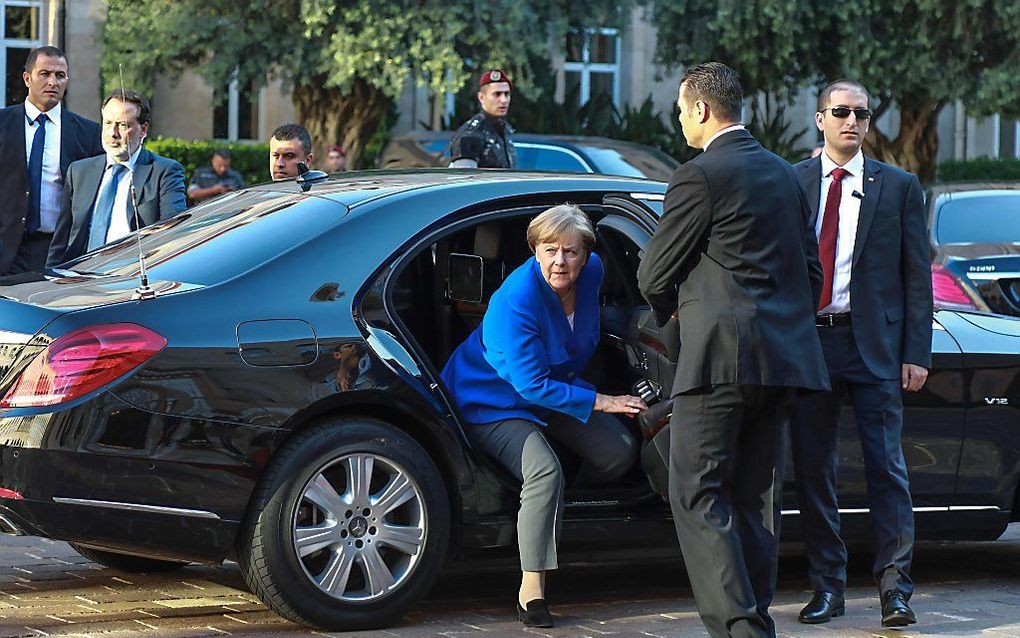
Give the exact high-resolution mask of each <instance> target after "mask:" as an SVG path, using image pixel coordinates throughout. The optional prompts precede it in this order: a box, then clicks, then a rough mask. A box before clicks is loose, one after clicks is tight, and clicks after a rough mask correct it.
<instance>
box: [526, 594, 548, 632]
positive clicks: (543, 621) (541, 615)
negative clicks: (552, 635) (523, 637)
mask: <svg viewBox="0 0 1020 638" xmlns="http://www.w3.org/2000/svg"><path fill="white" fill-rule="evenodd" d="M517 618H518V620H520V621H521V622H522V623H524V626H525V627H552V626H553V621H552V614H550V613H549V606H548V605H546V604H545V599H544V598H536V599H535V600H529V601H528V608H527V609H525V608H524V607H521V601H517Z"/></svg>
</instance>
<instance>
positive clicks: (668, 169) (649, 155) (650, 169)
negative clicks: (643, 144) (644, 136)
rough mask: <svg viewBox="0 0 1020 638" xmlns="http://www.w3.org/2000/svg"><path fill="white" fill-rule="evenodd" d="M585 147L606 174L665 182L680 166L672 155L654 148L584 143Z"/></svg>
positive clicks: (598, 169)
mask: <svg viewBox="0 0 1020 638" xmlns="http://www.w3.org/2000/svg"><path fill="white" fill-rule="evenodd" d="M583 149H584V153H585V154H586V155H587V156H588V157H589V158H591V160H592V161H593V162H595V167H596V170H597V171H598V172H599V173H604V174H606V175H621V176H623V177H646V178H648V179H657V180H659V181H663V182H665V181H669V178H670V177H671V176H672V175H673V171H675V170H676V168H677V166H679V164H678V163H677V162H676V161H675V160H674V159H673V158H672V157H670V156H668V155H666V154H665V153H662V152H661V151H659V150H657V149H653V148H638V147H633V146H624V145H620V146H619V147H609V146H597V145H584V146H583Z"/></svg>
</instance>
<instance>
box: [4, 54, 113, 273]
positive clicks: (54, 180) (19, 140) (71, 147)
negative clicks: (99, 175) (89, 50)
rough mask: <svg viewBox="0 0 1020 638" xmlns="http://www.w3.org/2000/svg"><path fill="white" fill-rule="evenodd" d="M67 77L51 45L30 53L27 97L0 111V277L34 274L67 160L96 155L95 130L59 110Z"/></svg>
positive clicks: (64, 61) (55, 209)
mask: <svg viewBox="0 0 1020 638" xmlns="http://www.w3.org/2000/svg"><path fill="white" fill-rule="evenodd" d="M69 79H70V75H69V73H68V67H67V58H65V57H64V53H63V52H62V51H61V50H60V49H58V48H57V47H51V46H45V47H39V48H37V49H32V51H30V52H29V54H28V59H27V60H26V62H25V72H24V80H25V86H26V87H27V88H28V97H27V98H26V99H25V103H24V104H16V105H14V106H9V107H7V108H5V109H2V110H0V157H3V158H4V159H5V161H6V162H8V164H7V165H6V169H5V170H4V171H0V200H2V201H3V202H4V205H3V207H2V208H0V275H8V274H16V273H21V272H25V271H29V270H38V269H40V268H42V267H43V265H44V264H45V263H46V255H47V251H49V247H50V241H51V239H52V237H53V231H54V229H55V227H56V223H57V217H58V216H59V214H60V202H61V197H62V192H63V187H64V174H65V173H66V172H67V167H68V165H70V164H71V162H74V161H76V160H79V159H82V158H85V157H93V156H95V155H100V154H102V152H103V147H102V145H101V144H100V128H99V124H98V123H97V122H93V121H92V120H87V119H85V118H84V117H81V116H80V115H76V114H74V113H72V112H70V111H68V110H67V109H65V108H63V105H62V104H61V100H63V99H64V92H65V91H66V90H67V84H68V81H69Z"/></svg>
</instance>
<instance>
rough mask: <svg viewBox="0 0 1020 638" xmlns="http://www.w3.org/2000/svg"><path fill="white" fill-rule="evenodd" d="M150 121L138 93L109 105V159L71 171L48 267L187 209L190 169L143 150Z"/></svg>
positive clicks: (117, 95) (118, 95) (117, 96)
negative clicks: (187, 173)
mask: <svg viewBox="0 0 1020 638" xmlns="http://www.w3.org/2000/svg"><path fill="white" fill-rule="evenodd" d="M149 120H150V109H149V101H148V100H147V99H146V98H145V96H144V95H142V94H141V93H138V92H137V91H126V90H121V91H116V92H114V93H112V94H110V95H109V96H107V97H106V99H105V100H103V122H102V124H103V149H104V150H105V151H106V155H102V156H99V157H92V158H89V159H84V160H79V161H77V162H74V163H73V164H71V165H70V167H68V170H67V178H66V180H65V183H64V196H63V205H62V206H61V210H60V217H59V218H58V219H57V227H56V230H55V231H54V233H53V242H52V243H51V244H50V252H49V257H48V258H47V260H46V265H47V266H55V265H57V264H61V263H64V262H66V261H70V260H72V259H74V258H76V257H78V256H80V255H83V254H85V253H86V252H89V251H91V250H94V249H96V248H98V247H99V246H102V245H103V244H107V243H109V242H112V241H115V240H117V239H120V238H121V237H124V236H125V235H128V234H130V233H132V232H133V231H135V230H137V229H138V228H139V227H141V226H147V225H149V224H152V223H155V222H157V221H159V220H161V219H167V218H169V217H173V216H174V215H176V214H177V213H180V212H181V211H183V210H184V209H185V207H186V206H187V201H186V200H185V198H184V169H183V168H182V167H181V165H180V164H179V163H177V162H175V161H174V160H172V159H168V158H165V157H160V156H159V155H156V154H155V153H152V152H150V151H148V150H146V149H145V147H144V146H142V143H143V141H144V140H145V136H146V134H147V133H148V131H149ZM132 186H133V187H134V188H132ZM136 206H137V210H136V208H135V207H136Z"/></svg>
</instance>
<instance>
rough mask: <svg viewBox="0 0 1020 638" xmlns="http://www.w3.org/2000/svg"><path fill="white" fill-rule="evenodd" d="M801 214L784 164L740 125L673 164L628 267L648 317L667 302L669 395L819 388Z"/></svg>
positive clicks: (822, 385)
mask: <svg viewBox="0 0 1020 638" xmlns="http://www.w3.org/2000/svg"><path fill="white" fill-rule="evenodd" d="M810 218H811V209H810V207H809V206H808V203H807V198H806V196H805V195H804V190H803V189H802V188H801V186H800V183H799V182H798V180H797V175H796V173H795V172H794V170H793V167H792V166H790V164H789V163H787V162H786V161H785V160H783V159H782V158H780V157H778V156H776V155H774V154H772V153H770V152H768V151H766V150H765V149H764V148H762V146H761V144H759V143H758V141H757V140H755V139H754V138H753V137H752V136H751V134H750V133H748V132H747V131H745V130H738V131H732V132H729V133H726V134H724V135H722V136H720V137H718V138H716V140H715V141H713V142H712V144H711V145H710V146H709V147H708V150H706V151H705V152H704V153H702V154H701V155H699V156H697V157H695V158H694V159H692V160H690V161H689V162H687V163H685V164H683V165H681V166H680V167H679V168H678V169H677V170H676V172H675V173H674V174H673V177H672V179H671V180H670V183H669V188H668V190H667V191H666V198H665V203H664V211H663V215H662V218H661V219H660V221H659V228H658V230H657V231H656V233H655V237H653V238H652V241H651V242H650V243H649V245H648V247H647V248H646V250H645V255H644V257H643V259H642V260H641V266H640V268H639V269H638V282H639V285H640V287H641V293H642V294H643V295H644V296H645V298H646V299H647V300H648V302H649V303H650V304H651V306H652V309H653V311H654V312H655V315H656V319H657V321H658V323H659V325H663V324H665V323H666V322H667V321H668V320H669V318H670V316H671V315H672V314H673V312H674V310H677V309H679V312H678V317H679V321H680V362H679V365H678V367H677V373H676V378H675V380H674V383H673V395H674V396H675V395H677V394H679V393H682V392H685V391H687V390H691V389H693V388H700V387H706V386H709V385H717V384H733V383H736V384H741V385H770V386H787V387H796V388H805V389H810V390H827V389H828V388H829V382H828V374H827V372H826V368H825V360H824V359H823V357H822V350H821V346H820V345H819V342H818V333H817V331H816V329H815V322H814V314H815V307H816V305H817V301H818V297H819V295H820V294H821V282H822V274H821V273H822V271H821V266H819V264H818V245H817V242H816V240H815V235H814V232H812V231H811V228H810V221H811V220H810ZM678 286H679V297H678V296H677V292H678V288H677V287H678Z"/></svg>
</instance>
